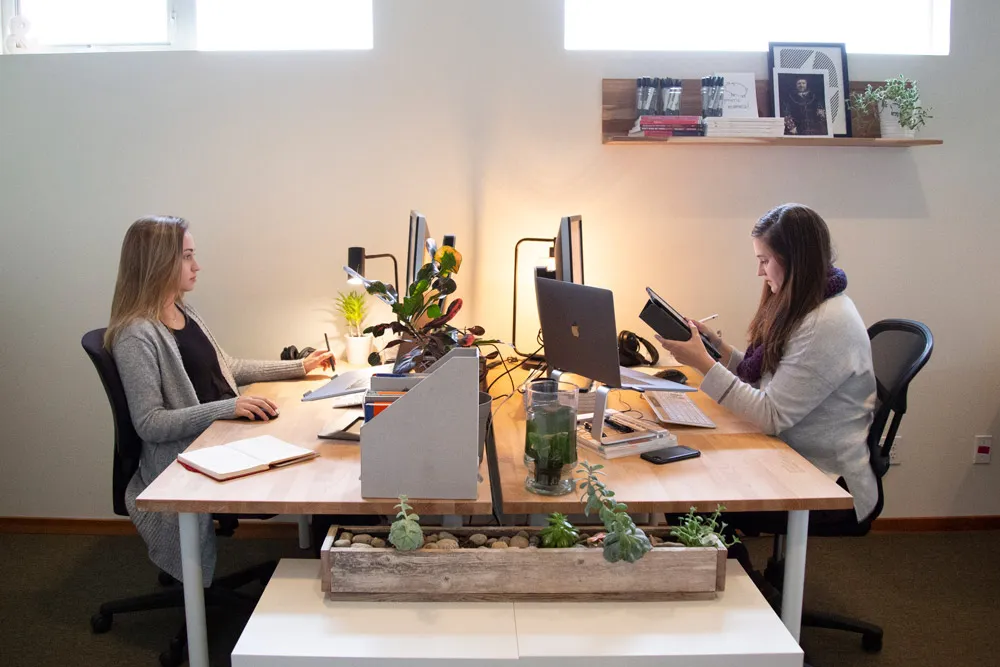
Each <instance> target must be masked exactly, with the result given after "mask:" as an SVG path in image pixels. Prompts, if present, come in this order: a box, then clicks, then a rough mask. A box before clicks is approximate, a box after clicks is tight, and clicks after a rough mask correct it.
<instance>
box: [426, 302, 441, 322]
mask: <svg viewBox="0 0 1000 667" xmlns="http://www.w3.org/2000/svg"><path fill="white" fill-rule="evenodd" d="M427 317H429V318H431V319H432V320H436V319H437V318H439V317H441V306H439V305H437V304H436V303H435V304H432V305H431V307H430V308H428V309H427Z"/></svg>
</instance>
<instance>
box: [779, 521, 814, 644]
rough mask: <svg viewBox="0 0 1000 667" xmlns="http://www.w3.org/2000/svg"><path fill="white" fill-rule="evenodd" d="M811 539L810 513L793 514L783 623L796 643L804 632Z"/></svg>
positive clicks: (786, 564)
mask: <svg viewBox="0 0 1000 667" xmlns="http://www.w3.org/2000/svg"><path fill="white" fill-rule="evenodd" d="M808 538H809V510H796V511H793V512H789V513H788V540H787V544H786V545H785V579H784V587H783V588H784V590H783V591H782V598H781V620H782V622H784V624H785V627H786V628H788V631H789V632H790V633H791V634H792V637H794V638H795V641H799V633H800V632H801V630H802V594H803V591H805V583H806V540H807V539H808Z"/></svg>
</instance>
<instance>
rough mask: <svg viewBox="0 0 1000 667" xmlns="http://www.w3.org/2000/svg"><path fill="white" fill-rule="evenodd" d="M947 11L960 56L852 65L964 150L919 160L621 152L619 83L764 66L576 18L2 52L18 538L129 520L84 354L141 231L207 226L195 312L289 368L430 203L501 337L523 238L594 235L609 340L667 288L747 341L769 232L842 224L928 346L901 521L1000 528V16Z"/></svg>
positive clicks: (903, 476) (8, 490)
mask: <svg viewBox="0 0 1000 667" xmlns="http://www.w3.org/2000/svg"><path fill="white" fill-rule="evenodd" d="M954 4H955V8H954V18H953V35H952V45H953V46H952V55H951V56H949V57H946V58H941V57H938V58H932V57H927V58H902V57H899V58H892V57H876V56H857V57H854V56H852V57H851V60H850V73H851V76H852V77H853V78H854V79H858V80H864V79H877V78H885V77H887V76H893V75H896V74H898V73H900V72H905V73H906V74H907V75H908V76H910V77H913V78H917V79H918V80H919V81H920V83H921V84H922V88H923V89H924V91H925V99H926V102H927V103H929V104H931V105H933V106H934V108H935V113H934V115H935V117H936V118H935V119H934V120H933V121H931V124H930V126H929V127H928V128H927V131H926V134H927V135H928V136H935V137H942V138H943V139H944V140H945V144H944V145H943V146H940V147H930V148H921V149H914V150H877V151H876V150H866V149H847V148H837V149H830V148H825V149H822V148H815V149H814V148H782V149H773V148H772V149H765V148H722V147H718V148H707V147H701V148H695V147H688V148H678V147H650V146H636V147H613V146H603V145H602V144H601V143H600V104H601V99H600V88H601V86H600V80H601V78H602V77H631V76H636V75H642V74H651V75H652V74H660V75H671V76H679V77H685V78H689V77H697V76H701V75H703V74H705V73H708V72H712V71H721V70H729V71H739V70H753V71H755V72H756V73H757V75H758V76H759V77H764V76H766V71H765V66H766V65H765V63H766V57H765V55H764V54H653V55H649V54H609V53H585V52H566V51H564V50H563V48H562V3H561V2H559V1H558V0H548V1H546V2H539V1H537V0H536V1H532V0H514V1H507V2H487V1H485V0H481V1H474V2H470V1H467V0H448V1H445V0H434V1H432V0H419V1H417V0H411V1H410V2H405V3H403V2H394V3H390V2H388V1H387V0H380V1H378V2H376V3H375V12H376V15H375V49H374V50H373V51H370V52H354V53H257V54H254V53H241V54H226V53H132V54H84V55H57V56H30V57H23V56H22V57H13V56H12V57H2V58H0V146H3V149H4V160H3V161H2V162H0V211H2V214H0V220H2V225H3V231H4V234H3V242H2V243H0V276H2V281H0V284H2V287H0V317H2V325H0V326H2V331H0V336H2V338H0V341H2V343H0V367H2V370H0V391H2V393H0V396H2V401H3V403H2V404H3V410H4V419H3V422H4V429H3V436H2V438H3V441H2V446H0V471H2V472H0V516H60V517H104V516H110V515H111V510H110V502H109V487H110V484H109V472H110V466H111V436H112V429H111V423H110V416H109V412H108V409H107V406H106V401H105V399H104V396H103V392H102V391H101V388H100V384H99V383H98V380H97V377H96V375H95V373H94V371H93V369H92V368H91V367H90V364H89V361H87V359H86V358H85V356H84V354H83V352H82V350H81V349H80V347H79V338H80V335H81V334H82V333H83V332H84V331H86V330H87V329H90V328H94V327H98V326H103V325H104V324H105V323H106V321H107V314H108V309H109V304H110V298H111V292H112V289H113V285H114V276H115V271H116V265H117V255H118V250H119V245H120V243H121V238H122V235H123V233H124V230H125V229H126V227H127V226H128V224H129V223H130V222H131V221H132V220H133V219H134V218H136V217H138V216H140V215H143V214H146V213H150V212H161V213H173V214H178V215H183V216H185V217H187V218H189V220H190V221H191V223H192V225H193V231H194V233H195V238H196V240H197V244H198V249H199V257H200V259H201V262H202V265H203V267H204V271H203V273H202V279H201V280H200V281H199V287H198V291H197V292H196V293H195V294H194V295H193V296H192V302H193V303H195V304H196V305H197V306H198V307H199V309H200V310H201V312H202V314H203V315H204V316H205V317H206V318H207V319H208V321H209V322H210V324H211V325H212V327H213V331H214V332H215V333H216V334H217V336H218V337H219V338H220V339H221V340H222V341H224V344H225V345H226V347H227V348H228V350H229V351H230V352H231V353H234V354H237V355H243V356H258V357H275V356H276V355H277V353H278V352H279V351H280V349H281V348H282V347H283V346H285V345H288V344H291V343H294V344H296V345H298V346H300V347H301V346H303V345H306V344H312V345H318V344H319V343H320V342H321V341H322V333H323V332H324V331H327V332H331V333H333V332H336V331H337V327H338V323H336V322H334V318H333V316H332V314H331V311H330V302H331V298H332V296H333V295H334V294H335V293H336V291H337V290H338V289H343V282H342V278H341V276H342V273H341V272H340V269H339V267H340V266H341V265H342V264H343V263H344V259H345V255H346V251H345V248H346V246H348V245H365V246H366V247H368V248H369V251H370V252H386V251H389V252H394V253H396V255H397V257H399V258H400V259H402V257H403V255H404V254H405V240H404V239H405V237H404V231H403V230H404V228H405V225H406V216H407V213H408V211H409V210H410V209H411V208H414V207H416V208H420V209H422V210H423V212H424V213H425V214H426V215H427V216H428V220H429V221H430V225H431V229H432V230H433V231H434V232H435V234H437V235H440V234H442V233H445V232H454V233H456V234H458V239H459V246H460V248H462V250H463V252H464V253H465V255H466V261H467V262H468V263H467V264H466V265H465V267H463V271H462V274H461V275H460V276H459V278H460V280H459V282H460V285H462V286H463V288H464V293H465V294H464V295H465V296H466V297H468V302H469V313H468V314H467V317H466V321H467V322H472V321H473V320H475V321H477V322H479V323H482V324H483V325H484V326H486V327H487V330H488V331H489V332H490V333H493V334H496V335H500V336H503V337H505V338H508V337H509V335H510V333H509V331H510V314H509V313H510V301H511V296H510V283H511V278H512V262H511V254H512V249H513V244H514V241H515V240H516V239H517V238H519V237H521V236H529V235H530V236H546V235H551V234H554V231H555V227H556V224H557V221H558V218H559V216H561V215H565V214H569V213H581V214H582V215H583V216H584V221H585V248H586V256H587V267H586V268H587V281H588V283H590V284H596V285H604V286H608V287H611V288H613V289H614V290H615V292H616V298H617V309H618V325H619V328H633V329H636V330H638V331H643V328H642V325H641V323H640V322H639V320H638V318H637V316H636V313H637V312H638V310H639V308H640V307H641V302H642V294H643V290H642V288H643V287H644V286H645V285H646V284H651V285H656V286H658V287H659V288H660V289H661V290H662V291H663V293H664V294H666V295H668V296H669V298H670V299H671V300H672V301H676V302H677V305H678V306H679V307H681V308H682V309H683V310H684V311H687V312H690V313H692V314H702V313H704V314H707V313H709V312H719V313H721V315H722V317H721V319H720V326H721V327H722V328H723V329H724V331H725V333H726V335H727V337H729V338H731V339H737V338H738V337H739V335H740V333H741V332H742V331H743V329H745V327H746V323H747V321H748V320H749V318H750V316H751V314H752V311H753V308H754V305H755V303H756V299H757V296H758V293H759V282H758V280H757V278H755V276H754V271H755V267H754V263H753V258H752V252H751V250H750V244H749V240H748V238H747V236H748V233H749V230H750V227H751V225H752V224H753V222H754V221H755V220H756V218H757V217H758V216H759V215H760V214H761V213H763V212H764V211H765V210H767V209H768V208H770V207H772V206H773V205H775V204H777V203H781V202H784V201H792V200H794V201H801V202H804V203H808V204H810V205H812V206H814V207H815V208H816V209H817V210H819V211H820V213H821V214H823V215H824V216H825V217H826V219H827V221H828V222H829V223H830V226H831V228H832V232H833V235H834V239H835V241H836V243H837V246H838V249H839V254H840V265H841V266H842V267H843V268H844V269H845V270H846V271H847V272H848V274H849V277H850V281H851V285H850V288H849V292H850V294H851V295H852V297H853V298H854V299H855V301H856V302H857V304H858V307H859V309H860V310H861V313H862V315H863V316H864V318H865V320H866V322H868V323H871V322H874V321H876V320H878V319H881V318H884V317H892V316H897V317H911V318H915V319H920V320H922V321H924V322H926V323H927V324H928V325H929V326H930V327H931V328H932V330H933V331H934V333H935V335H936V338H937V346H936V348H935V352H934V357H933V359H932V361H931V364H930V365H929V366H928V368H927V369H926V370H925V371H924V372H923V373H922V375H921V377H920V379H919V380H918V381H917V382H916V384H915V385H914V386H913V389H912V391H911V398H910V414H909V415H908V416H907V417H906V419H905V420H904V422H903V427H902V437H903V448H904V449H903V452H904V458H905V462H904V463H903V465H901V466H899V467H897V468H894V469H893V471H892V473H891V474H890V475H889V476H888V477H887V480H886V484H887V494H888V504H887V510H886V515H887V516H933V515H968V514H1000V484H998V476H1000V473H998V469H997V468H996V467H994V466H979V467H976V468H973V467H972V465H971V459H972V436H973V435H974V434H977V433H994V434H996V433H997V432H998V431H1000V411H998V410H1000V407H998V406H1000V400H998V397H1000V391H998V390H1000V382H998V379H997V378H998V376H1000V336H998V333H1000V311H998V307H997V304H998V303H1000V300H998V298H997V297H998V292H1000V290H998V288H997V283H996V279H995V277H994V270H993V269H994V266H993V264H994V252H995V249H996V248H997V247H998V241H1000V231H998V227H997V225H996V222H997V217H998V216H997V214H996V213H995V210H994V208H995V207H994V205H995V202H996V199H997V198H996V195H995V190H994V179H995V174H996V170H997V166H998V163H1000V160H998V158H1000V148H998V142H997V139H996V138H995V132H994V130H993V123H992V122H991V118H992V114H991V111H990V110H992V109H993V108H995V107H997V106H998V105H1000V93H998V92H997V78H998V76H997V72H996V69H995V67H993V66H992V62H993V58H992V55H991V51H990V46H991V44H990V42H991V40H992V39H993V35H992V32H991V30H990V29H989V28H988V26H989V25H993V24H995V23H996V21H998V20H1000V7H997V6H996V5H995V4H994V3H991V2H988V1H987V0H978V1H976V2H973V1H972V0H970V1H968V2H956V3H954ZM970 94H975V96H976V97H975V99H974V100H973V99H970V97H969V96H970ZM388 270H389V266H388V264H382V263H379V264H375V263H373V264H372V269H371V272H372V273H376V274H377V272H379V271H386V272H387V271H388ZM519 342H520V339H519ZM525 346H527V343H525V344H524V345H522V347H525Z"/></svg>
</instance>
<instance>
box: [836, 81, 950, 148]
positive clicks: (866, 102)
mask: <svg viewBox="0 0 1000 667" xmlns="http://www.w3.org/2000/svg"><path fill="white" fill-rule="evenodd" d="M851 109H852V110H853V111H854V112H856V113H857V114H858V115H859V117H862V118H863V117H865V116H869V115H871V114H872V113H873V112H874V114H875V115H876V116H878V117H879V119H880V121H881V122H882V128H883V131H882V134H883V136H886V134H887V133H889V132H891V131H892V130H890V129H889V128H890V127H891V126H892V125H893V121H894V120H895V121H898V124H899V128H901V129H902V130H903V131H905V132H908V133H910V134H912V133H913V132H914V131H916V130H917V129H919V128H920V127H922V126H923V125H924V124H925V123H926V122H927V119H928V118H933V116H931V114H930V112H931V108H930V107H925V106H923V105H921V103H920V89H919V88H917V82H916V81H913V80H910V79H907V78H906V77H905V76H903V75H902V74H901V75H899V76H898V77H896V78H895V79H887V80H886V82H885V84H884V85H881V86H877V87H875V88H872V85H871V84H868V87H867V88H865V90H864V92H861V93H856V94H854V95H852V96H851Z"/></svg>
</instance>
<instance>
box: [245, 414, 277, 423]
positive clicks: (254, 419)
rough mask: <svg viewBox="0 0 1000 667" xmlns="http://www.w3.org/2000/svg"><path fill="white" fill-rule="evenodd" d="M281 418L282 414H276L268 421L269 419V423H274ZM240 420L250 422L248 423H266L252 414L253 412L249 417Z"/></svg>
mask: <svg viewBox="0 0 1000 667" xmlns="http://www.w3.org/2000/svg"><path fill="white" fill-rule="evenodd" d="M280 416H281V413H280V412H275V413H274V414H273V415H268V416H267V419H268V421H274V420H275V419H277V418H278V417H280ZM238 419H242V420H243V421H248V422H262V421H264V420H263V419H258V418H257V416H256V415H255V414H254V413H252V412H251V413H250V416H249V417H238Z"/></svg>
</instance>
